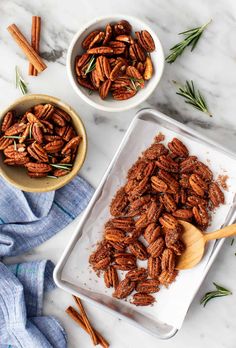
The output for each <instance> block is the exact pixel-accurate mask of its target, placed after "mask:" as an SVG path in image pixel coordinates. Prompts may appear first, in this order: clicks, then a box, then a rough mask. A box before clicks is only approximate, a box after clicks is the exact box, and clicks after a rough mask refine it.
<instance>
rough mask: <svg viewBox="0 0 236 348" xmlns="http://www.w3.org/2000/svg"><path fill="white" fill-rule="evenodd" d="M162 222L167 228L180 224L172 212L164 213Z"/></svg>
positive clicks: (173, 227)
mask: <svg viewBox="0 0 236 348" xmlns="http://www.w3.org/2000/svg"><path fill="white" fill-rule="evenodd" d="M159 221H160V223H161V224H162V226H163V227H165V228H167V229H170V230H171V229H175V228H177V226H178V221H177V220H176V219H175V218H174V217H173V216H172V215H170V214H167V213H164V214H163V215H162V216H161V217H160V219H159Z"/></svg>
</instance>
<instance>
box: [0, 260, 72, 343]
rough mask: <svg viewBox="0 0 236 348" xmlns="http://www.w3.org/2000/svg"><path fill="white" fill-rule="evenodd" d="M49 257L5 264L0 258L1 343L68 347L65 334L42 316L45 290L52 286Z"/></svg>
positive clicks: (53, 321) (54, 321)
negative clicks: (41, 259)
mask: <svg viewBox="0 0 236 348" xmlns="http://www.w3.org/2000/svg"><path fill="white" fill-rule="evenodd" d="M53 268H54V265H53V264H52V263H51V262H50V261H35V262H26V263H22V264H17V265H11V266H5V265H4V264H3V263H1V262H0V284H1V286H0V347H1V348H13V347H14V348H15V347H17V348H18V347H20V348H65V347H66V346H67V340H66V334H65V331H64V329H63V328H62V326H61V325H60V324H59V322H58V321H57V320H56V319H55V318H54V317H51V316H42V307H43V294H44V291H48V290H51V289H53V287H54V283H53V278H52V272H53Z"/></svg>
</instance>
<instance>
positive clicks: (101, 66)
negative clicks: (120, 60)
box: [96, 56, 111, 81]
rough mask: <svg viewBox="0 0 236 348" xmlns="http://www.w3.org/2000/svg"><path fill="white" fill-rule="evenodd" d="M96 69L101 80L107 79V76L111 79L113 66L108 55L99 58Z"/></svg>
mask: <svg viewBox="0 0 236 348" xmlns="http://www.w3.org/2000/svg"><path fill="white" fill-rule="evenodd" d="M96 71H97V74H98V77H99V79H100V80H101V81H105V79H106V78H107V79H109V77H110V73H111V66H110V63H109V60H108V59H107V58H106V57H104V56H100V57H98V58H97V60H96Z"/></svg>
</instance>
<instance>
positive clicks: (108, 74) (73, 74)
mask: <svg viewBox="0 0 236 348" xmlns="http://www.w3.org/2000/svg"><path fill="white" fill-rule="evenodd" d="M164 62H165V59H164V53H163V49H162V45H161V43H160V40H159V39H158V37H157V35H156V34H155V32H154V31H153V30H152V29H151V28H150V27H149V26H148V25H147V24H146V23H144V22H142V21H141V20H139V19H137V18H135V17H131V16H126V15H124V16H123V15H112V16H106V17H102V18H98V19H95V20H93V21H92V22H90V23H88V24H86V25H85V26H84V27H83V28H82V29H81V30H80V31H79V32H78V33H77V34H76V35H75V37H74V38H73V40H72V42H71V44H70V46H69V49H68V54H67V72H68V76H69V80H70V82H71V84H72V86H73V88H74V90H75V91H76V93H77V94H78V95H79V96H80V97H81V98H82V99H83V100H84V101H86V102H87V103H88V104H89V105H91V106H93V107H95V108H96V109H99V110H103V111H108V112H119V111H124V110H128V109H130V108H133V107H135V106H137V105H139V104H140V103H142V102H144V101H145V100H146V99H147V98H148V97H149V96H150V94H151V93H152V92H153V91H154V90H155V88H156V87H157V85H158V83H159V81H160V79H161V76H162V73H163V69H164Z"/></svg>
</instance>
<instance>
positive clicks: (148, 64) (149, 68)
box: [143, 56, 153, 80]
mask: <svg viewBox="0 0 236 348" xmlns="http://www.w3.org/2000/svg"><path fill="white" fill-rule="evenodd" d="M152 75H153V65H152V60H151V57H149V56H147V57H146V60H145V70H144V72H143V77H144V80H150V78H151V77H152Z"/></svg>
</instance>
